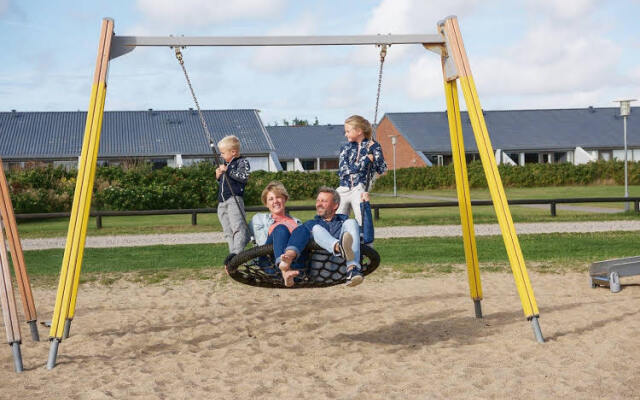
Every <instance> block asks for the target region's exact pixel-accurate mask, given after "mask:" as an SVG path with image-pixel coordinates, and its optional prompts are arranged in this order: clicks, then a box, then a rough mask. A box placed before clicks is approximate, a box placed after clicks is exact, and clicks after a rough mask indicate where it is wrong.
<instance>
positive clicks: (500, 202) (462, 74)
mask: <svg viewBox="0 0 640 400" xmlns="http://www.w3.org/2000/svg"><path fill="white" fill-rule="evenodd" d="M437 28H438V33H437V34H433V35H391V34H389V35H364V36H271V37H265V36H252V37H172V36H168V37H158V36H153V37H140V36H116V35H115V34H114V22H113V20H112V19H108V18H106V19H104V20H103V23H102V30H101V35H100V42H99V46H98V56H97V62H96V70H95V75H94V80H93V85H92V90H91V100H90V102H89V110H88V112H87V121H86V125H85V133H84V140H83V146H82V153H81V156H80V163H79V166H78V178H77V184H76V190H75V195H74V200H73V206H72V210H71V220H70V221H69V230H68V234H67V242H66V243H67V244H66V248H65V252H64V257H63V261H62V267H61V274H60V281H59V285H58V293H57V296H56V304H55V308H54V313H53V318H52V322H51V332H50V340H51V347H50V351H49V360H48V362H47V368H49V369H51V368H53V367H54V366H55V360H56V356H57V353H58V346H59V344H60V342H61V341H62V339H63V337H66V336H67V335H68V332H69V328H70V325H71V321H72V319H73V316H74V313H75V304H76V299H77V291H78V282H79V277H80V270H81V266H82V256H83V252H84V244H85V238H86V231H87V223H88V219H89V211H90V205H91V195H92V189H93V181H94V177H95V167H96V161H97V155H98V146H99V141H100V132H101V127H102V117H103V114H104V104H105V97H106V88H107V70H108V67H109V61H110V60H112V59H115V58H117V57H120V56H122V55H124V54H126V53H129V52H131V51H133V50H134V49H135V48H136V47H138V46H160V47H170V48H184V47H186V46H324V45H376V46H382V45H387V46H390V45H392V44H419V45H422V46H424V47H425V48H426V49H427V50H429V51H432V52H435V53H436V54H438V55H440V57H441V62H442V72H443V78H444V87H445V97H446V99H447V114H448V118H449V130H450V135H451V143H452V149H453V155H454V157H453V158H454V168H455V174H456V186H457V190H458V202H459V204H460V206H459V207H460V216H461V220H462V227H463V241H464V248H465V257H466V262H467V271H468V278H469V287H470V294H471V297H472V299H473V301H474V307H475V313H476V317H478V318H481V317H482V309H481V303H480V302H481V300H482V286H481V282H480V273H479V267H478V257H477V247H476V244H475V235H474V230H473V219H472V213H471V203H470V197H469V182H468V177H467V171H466V163H465V154H464V143H463V137H462V124H461V119H460V106H459V99H458V92H457V91H458V88H457V87H458V86H457V83H458V81H459V82H460V87H461V88H462V92H463V96H464V99H465V102H466V105H467V110H468V114H469V118H470V120H471V126H472V129H473V133H474V136H475V139H476V143H477V145H478V149H479V152H480V158H481V160H482V165H483V168H484V171H485V175H486V178H487V183H488V185H489V191H490V194H491V199H492V202H493V206H494V208H495V211H496V215H497V218H498V223H499V225H500V229H501V232H502V236H503V240H504V244H505V248H506V250H507V255H508V258H509V262H510V264H511V270H512V272H513V276H514V280H515V283H516V288H517V290H518V294H519V296H520V301H521V303H522V308H523V311H524V315H525V317H526V319H527V320H529V321H530V322H531V326H532V328H533V331H534V335H535V338H536V340H537V341H538V342H540V343H542V342H544V338H543V336H542V332H541V330H540V325H539V323H538V318H539V311H538V306H537V304H536V300H535V297H534V294H533V288H532V286H531V283H530V281H529V276H528V273H527V269H526V266H525V262H524V258H523V256H522V250H521V248H520V244H519V241H518V236H517V235H516V232H515V228H514V224H513V219H512V217H511V212H510V210H509V205H508V203H507V197H506V195H505V192H504V188H503V186H502V181H501V178H500V174H499V172H498V169H497V166H496V161H495V156H494V151H493V148H492V146H491V141H490V139H489V133H488V131H487V127H486V123H485V121H484V116H483V113H482V108H481V106H480V100H479V98H478V94H477V91H476V87H475V83H474V79H473V76H472V74H471V68H470V64H469V60H468V59H467V55H466V51H465V48H464V44H463V42H462V36H461V34H460V28H459V26H458V21H457V18H456V17H455V16H450V17H447V18H446V19H444V20H443V21H440V22H438V24H437ZM375 122H376V121H374V123H375Z"/></svg>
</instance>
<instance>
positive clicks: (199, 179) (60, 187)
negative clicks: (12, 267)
mask: <svg viewBox="0 0 640 400" xmlns="http://www.w3.org/2000/svg"><path fill="white" fill-rule="evenodd" d="M499 171H500V175H501V177H502V182H503V184H504V185H505V186H513V187H515V186H518V187H533V186H565V185H588V184H614V183H615V184H623V183H624V164H623V163H622V162H619V161H617V162H614V161H609V162H594V163H589V164H584V165H578V166H574V165H571V164H528V165H526V166H524V167H519V166H506V165H501V166H500V167H499ZM468 173H469V183H470V185H471V187H474V188H478V187H486V185H487V183H486V179H485V177H484V171H483V168H482V164H481V163H480V162H472V163H470V164H469V165H468ZM396 174H397V187H398V189H399V190H401V191H402V190H424V189H436V188H451V187H454V186H455V177H454V171H453V166H452V165H448V166H444V167H432V168H405V169H399V170H397V171H396ZM629 178H630V179H629V183H630V184H632V185H638V184H640V163H629ZM7 179H8V181H9V186H10V191H11V199H12V201H13V206H14V209H15V212H16V213H37V212H57V211H70V210H71V205H72V202H73V193H74V190H75V185H76V171H66V170H64V169H63V168H52V167H48V168H33V169H26V170H12V171H10V172H8V173H7ZM272 180H279V181H282V182H283V183H284V185H285V186H286V187H287V190H288V191H289V195H290V196H291V199H293V200H300V199H310V198H313V196H314V195H315V193H316V190H317V189H318V187H319V186H322V185H327V186H330V187H336V186H338V175H337V174H336V173H335V172H326V171H320V172H265V171H254V172H253V173H252V174H251V177H250V179H249V183H248V185H247V187H246V191H245V203H246V204H247V205H258V204H261V202H260V194H261V193H262V189H263V188H264V187H265V186H266V184H267V183H268V182H270V181H272ZM217 186H218V185H217V183H216V181H215V167H214V166H213V165H211V164H208V163H199V164H196V165H193V166H190V167H184V168H181V169H175V168H161V169H157V170H153V169H152V168H151V165H150V164H143V165H137V166H134V167H130V168H122V167H99V168H98V169H97V170H96V178H95V184H94V191H93V201H92V208H93V209H96V210H152V209H179V208H201V207H215V206H216V203H217V194H218V192H217V191H218V187H217ZM375 189H376V190H379V191H390V190H392V189H393V174H392V173H387V174H386V175H385V176H382V177H379V178H378V179H377V181H376V185H375Z"/></svg>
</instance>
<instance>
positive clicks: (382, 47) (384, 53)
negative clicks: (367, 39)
mask: <svg viewBox="0 0 640 400" xmlns="http://www.w3.org/2000/svg"><path fill="white" fill-rule="evenodd" d="M376 47H380V68H379V69H378V91H377V93H376V106H375V110H374V113H373V124H371V128H372V135H371V137H372V138H373V140H374V141H375V140H376V131H377V130H378V122H377V121H378V107H379V105H380V92H381V89H382V72H383V70H382V69H383V67H384V59H385V57H386V56H387V48H388V47H391V44H388V43H383V44H377V45H376ZM372 181H373V171H372V170H371V165H369V169H368V170H367V181H366V182H365V190H366V191H367V192H368V191H369V190H370V189H371V188H370V186H371V184H372V183H373V182H372Z"/></svg>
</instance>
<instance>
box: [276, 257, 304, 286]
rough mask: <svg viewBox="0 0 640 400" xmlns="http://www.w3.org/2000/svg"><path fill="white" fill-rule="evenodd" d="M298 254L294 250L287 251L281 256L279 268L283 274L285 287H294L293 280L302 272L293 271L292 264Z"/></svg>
mask: <svg viewBox="0 0 640 400" xmlns="http://www.w3.org/2000/svg"><path fill="white" fill-rule="evenodd" d="M296 255H297V254H296V252H295V251H293V250H287V251H286V252H285V253H284V254H283V255H281V256H280V264H279V265H278V268H280V271H281V272H282V278H283V279H284V285H285V286H286V287H291V286H293V285H294V281H293V278H295V277H296V276H298V274H300V271H296V270H292V269H291V263H292V262H293V260H295V258H296Z"/></svg>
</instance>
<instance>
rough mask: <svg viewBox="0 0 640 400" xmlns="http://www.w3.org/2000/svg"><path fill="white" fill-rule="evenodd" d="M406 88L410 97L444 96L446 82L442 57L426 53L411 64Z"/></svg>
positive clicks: (416, 98) (414, 98)
mask: <svg viewBox="0 0 640 400" xmlns="http://www.w3.org/2000/svg"><path fill="white" fill-rule="evenodd" d="M404 82H405V90H406V92H407V95H408V96H409V98H410V99H413V100H418V99H425V98H435V97H442V96H443V95H444V94H443V93H444V83H443V77H442V67H441V66H440V58H439V57H437V56H434V55H433V54H425V55H423V56H421V57H420V58H418V60H417V61H416V62H414V63H412V64H411V65H410V66H409V73H408V76H407V79H405V80H404Z"/></svg>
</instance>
